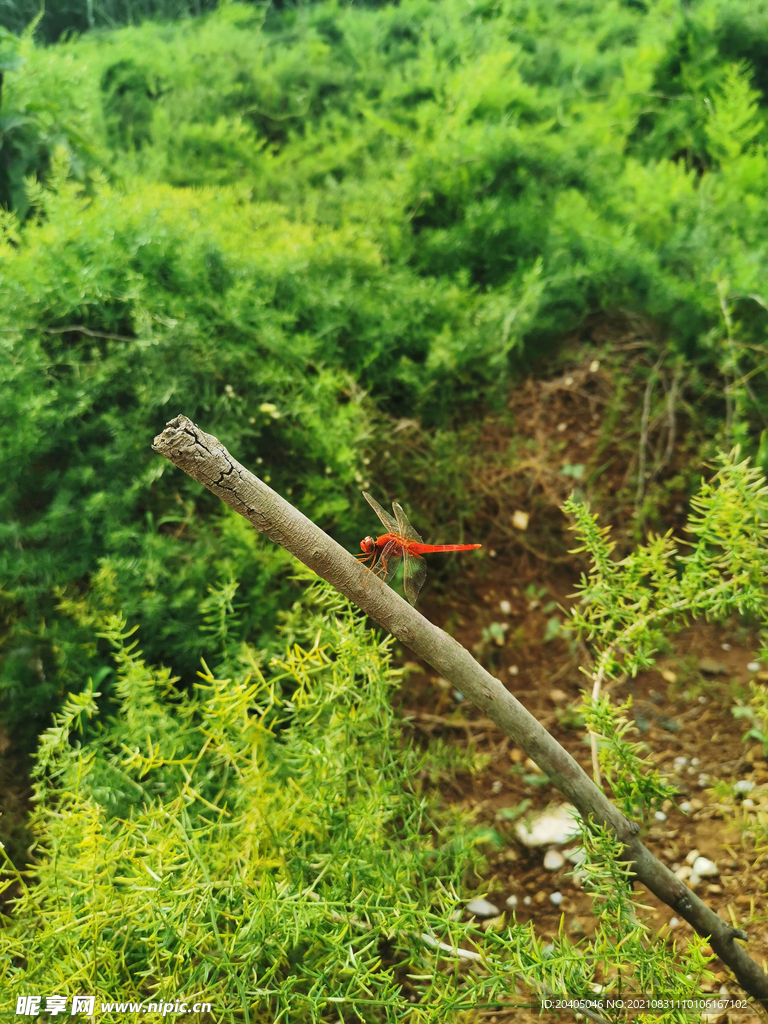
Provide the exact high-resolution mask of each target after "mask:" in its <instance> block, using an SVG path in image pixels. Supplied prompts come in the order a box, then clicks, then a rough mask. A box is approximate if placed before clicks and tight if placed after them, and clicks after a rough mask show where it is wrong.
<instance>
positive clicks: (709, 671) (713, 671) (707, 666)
mask: <svg viewBox="0 0 768 1024" xmlns="http://www.w3.org/2000/svg"><path fill="white" fill-rule="evenodd" d="M699 671H700V672H704V673H705V674H706V675H708V676H720V675H723V674H724V673H725V672H727V671H728V669H727V668H726V666H725V665H723V664H721V663H720V662H719V661H715V659H714V658H699Z"/></svg>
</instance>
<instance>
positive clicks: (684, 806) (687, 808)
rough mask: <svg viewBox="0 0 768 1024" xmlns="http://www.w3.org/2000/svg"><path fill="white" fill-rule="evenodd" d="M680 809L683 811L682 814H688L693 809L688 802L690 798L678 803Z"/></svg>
mask: <svg viewBox="0 0 768 1024" xmlns="http://www.w3.org/2000/svg"><path fill="white" fill-rule="evenodd" d="M680 810H681V811H682V812H683V814H690V813H691V811H692V810H693V804H692V803H691V802H690V800H683V802H682V803H681V804H680Z"/></svg>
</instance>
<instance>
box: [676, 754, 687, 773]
mask: <svg viewBox="0 0 768 1024" xmlns="http://www.w3.org/2000/svg"><path fill="white" fill-rule="evenodd" d="M673 763H674V765H675V768H676V769H677V770H678V771H679V770H680V769H681V768H685V766H686V765H687V764H688V758H687V757H676V758H675V760H674V762H673Z"/></svg>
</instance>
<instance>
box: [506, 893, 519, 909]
mask: <svg viewBox="0 0 768 1024" xmlns="http://www.w3.org/2000/svg"><path fill="white" fill-rule="evenodd" d="M504 902H505V903H506V904H507V906H508V907H509V909H510V910H514V909H515V907H516V906H517V896H507V898H506V900H505V901H504Z"/></svg>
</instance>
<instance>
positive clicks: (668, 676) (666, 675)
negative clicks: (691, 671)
mask: <svg viewBox="0 0 768 1024" xmlns="http://www.w3.org/2000/svg"><path fill="white" fill-rule="evenodd" d="M661 678H662V679H663V680H665V682H667V683H676V682H677V674H676V673H675V672H673V671H672V669H670V668H663V669H662V670H661Z"/></svg>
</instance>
